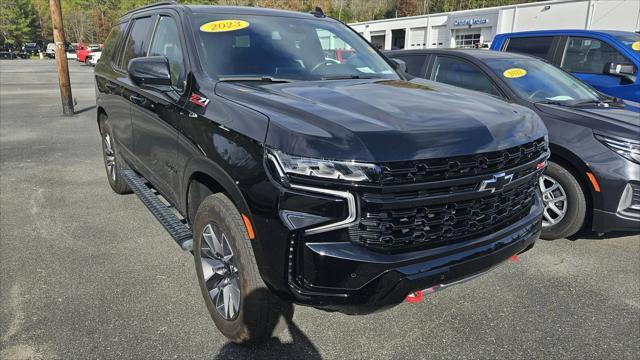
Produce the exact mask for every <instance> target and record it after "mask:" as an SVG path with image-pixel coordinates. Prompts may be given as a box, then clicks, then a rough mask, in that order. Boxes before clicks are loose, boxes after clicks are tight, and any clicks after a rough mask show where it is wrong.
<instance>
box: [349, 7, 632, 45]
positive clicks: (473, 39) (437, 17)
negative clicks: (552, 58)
mask: <svg viewBox="0 0 640 360" xmlns="http://www.w3.org/2000/svg"><path fill="white" fill-rule="evenodd" d="M350 26H351V27H352V28H353V29H355V30H356V31H357V32H359V33H360V34H361V35H363V36H364V37H365V38H366V39H367V40H369V41H370V42H371V43H372V44H374V45H375V46H377V47H379V48H381V49H382V48H383V49H386V50H390V49H423V48H449V47H473V46H474V45H475V44H476V43H478V42H479V43H480V44H484V45H485V46H488V45H490V44H491V41H493V37H494V35H496V34H500V33H508V32H515V31H527V30H551V29H593V30H598V29H599V30H625V31H639V30H640V0H551V1H543V2H536V3H529V4H519V5H509V6H500V7H491V8H484V9H474V10H465V11H456V12H448V13H439V14H430V15H421V16H410V17H404V18H395V19H384V20H374V21H367V22H360V23H354V24H350Z"/></svg>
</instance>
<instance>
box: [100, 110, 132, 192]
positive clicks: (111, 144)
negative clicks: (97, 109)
mask: <svg viewBox="0 0 640 360" xmlns="http://www.w3.org/2000/svg"><path fill="white" fill-rule="evenodd" d="M100 133H101V135H102V158H103V160H104V168H105V170H106V171H107V180H109V185H110V186H111V189H113V191H114V192H116V193H118V194H130V193H131V188H129V184H127V182H126V181H125V180H124V178H123V177H122V175H121V174H120V173H121V172H122V171H123V170H126V168H127V167H126V165H125V163H124V161H122V159H120V157H119V154H118V152H117V151H116V144H115V141H114V138H113V132H112V131H111V126H109V122H108V121H107V119H106V116H104V115H100Z"/></svg>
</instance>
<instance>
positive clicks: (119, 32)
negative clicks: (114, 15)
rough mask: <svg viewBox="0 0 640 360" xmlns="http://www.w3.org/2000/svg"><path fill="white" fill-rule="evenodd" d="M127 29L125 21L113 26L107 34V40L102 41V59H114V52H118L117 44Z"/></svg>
mask: <svg viewBox="0 0 640 360" xmlns="http://www.w3.org/2000/svg"><path fill="white" fill-rule="evenodd" d="M126 30H127V23H126V22H124V23H121V24H118V25H116V26H114V27H113V28H112V29H111V31H110V32H109V36H107V40H105V42H104V51H103V52H102V56H101V57H103V58H104V59H110V60H111V61H114V60H115V58H114V54H117V53H119V52H118V45H119V44H120V41H121V40H122V37H123V36H124V32H125V31H126Z"/></svg>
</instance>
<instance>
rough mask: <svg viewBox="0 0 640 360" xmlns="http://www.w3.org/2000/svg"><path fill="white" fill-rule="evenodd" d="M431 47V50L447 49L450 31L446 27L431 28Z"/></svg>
mask: <svg viewBox="0 0 640 360" xmlns="http://www.w3.org/2000/svg"><path fill="white" fill-rule="evenodd" d="M431 31H432V32H431V39H432V40H431V46H430V47H432V48H448V47H449V36H448V34H449V33H450V31H449V30H448V29H447V26H446V25H441V26H434V27H432V28H431Z"/></svg>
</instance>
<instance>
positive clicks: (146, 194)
mask: <svg viewBox="0 0 640 360" xmlns="http://www.w3.org/2000/svg"><path fill="white" fill-rule="evenodd" d="M122 177H123V178H124V179H125V181H126V182H127V184H129V187H130V188H131V190H133V192H134V193H135V194H136V195H138V198H140V200H141V201H142V203H143V204H144V205H145V206H146V207H147V209H149V211H150V212H151V214H153V216H155V218H156V219H158V221H159V222H160V224H162V226H163V227H164V229H165V230H167V232H168V233H169V235H171V237H172V238H173V240H175V241H176V242H177V243H178V245H180V247H181V248H182V250H184V251H191V250H193V233H192V231H191V228H190V227H189V225H188V224H187V221H186V220H185V219H184V218H182V216H180V214H179V213H178V211H177V210H176V209H175V208H174V207H173V206H171V205H170V204H169V202H168V201H166V200H165V199H164V198H163V197H162V195H160V194H159V193H158V191H157V190H156V189H154V188H153V187H152V186H151V184H150V183H149V182H148V181H147V179H145V178H143V177H142V176H139V175H138V174H137V173H136V172H135V171H133V170H124V171H122Z"/></svg>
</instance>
